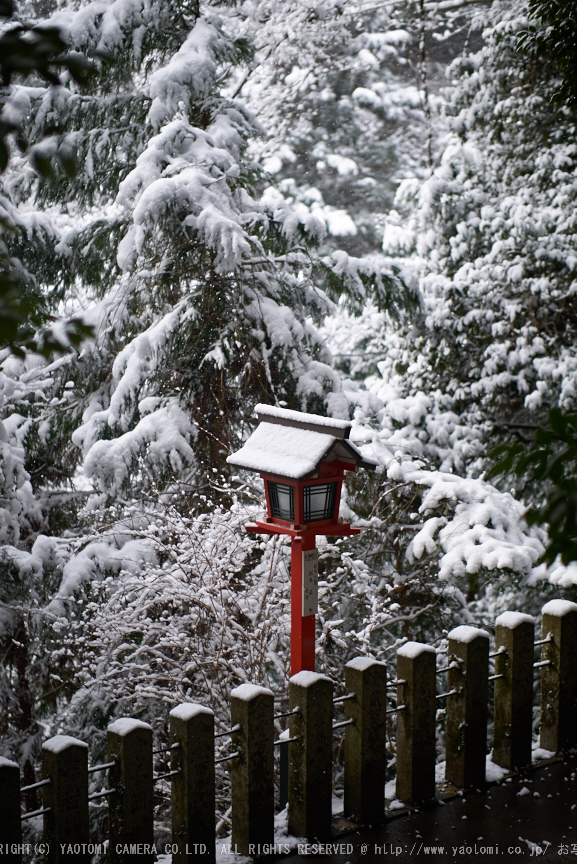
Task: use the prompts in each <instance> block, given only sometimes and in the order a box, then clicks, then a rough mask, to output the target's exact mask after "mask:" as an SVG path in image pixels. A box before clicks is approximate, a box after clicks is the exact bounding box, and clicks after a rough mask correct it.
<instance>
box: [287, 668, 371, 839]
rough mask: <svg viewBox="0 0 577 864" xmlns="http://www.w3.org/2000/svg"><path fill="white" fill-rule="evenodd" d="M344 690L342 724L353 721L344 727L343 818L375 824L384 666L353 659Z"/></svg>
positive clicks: (348, 669)
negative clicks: (343, 720)
mask: <svg viewBox="0 0 577 864" xmlns="http://www.w3.org/2000/svg"><path fill="white" fill-rule="evenodd" d="M345 691H346V695H345V702H344V705H345V722H347V721H351V720H352V721H353V722H352V723H350V725H349V726H345V784H344V785H345V794H344V815H345V816H347V817H351V818H353V819H356V820H357V821H358V822H361V823H362V824H365V825H377V824H378V823H379V822H380V821H381V820H382V819H383V816H384V812H385V774H386V767H387V725H386V721H387V716H386V710H387V698H386V694H387V667H386V665H385V663H379V662H378V661H377V660H371V659H370V658H369V657H355V659H354V660H351V661H350V662H349V663H347V665H346V666H345ZM350 697H353V698H350ZM289 746H290V745H289ZM289 812H290V808H289Z"/></svg>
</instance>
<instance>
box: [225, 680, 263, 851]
mask: <svg viewBox="0 0 577 864" xmlns="http://www.w3.org/2000/svg"><path fill="white" fill-rule="evenodd" d="M230 714H231V723H232V727H233V729H234V727H235V726H238V727H239V729H238V731H235V732H233V733H232V734H231V751H232V754H233V756H235V755H236V758H233V759H232V760H231V763H230V778H231V785H232V796H231V797H232V843H233V846H234V847H235V850H236V851H238V852H239V853H240V854H241V855H259V854H261V852H262V851H263V849H264V848H266V847H267V846H271V845H272V844H273V842H274V755H273V746H274V721H273V714H274V696H273V693H272V690H268V689H267V688H266V687H259V686H257V685H256V684H241V685H240V687H236V688H235V689H234V690H233V691H232V693H231V701H230Z"/></svg>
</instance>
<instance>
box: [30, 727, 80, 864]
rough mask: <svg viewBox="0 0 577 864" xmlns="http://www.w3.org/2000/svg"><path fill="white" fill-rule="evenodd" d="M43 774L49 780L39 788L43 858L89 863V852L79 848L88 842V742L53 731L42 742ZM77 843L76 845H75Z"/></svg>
mask: <svg viewBox="0 0 577 864" xmlns="http://www.w3.org/2000/svg"><path fill="white" fill-rule="evenodd" d="M42 777H43V778H45V779H49V780H50V783H48V784H47V785H46V786H44V787H43V789H42V793H43V795H42V798H43V806H44V807H46V808H49V809H47V812H46V813H45V814H44V842H45V843H46V844H48V852H47V854H46V860H47V861H48V862H49V864H52V862H57V864H64V862H70V864H74V862H79V864H82V862H84V864H89V862H90V859H91V856H90V854H89V853H88V847H87V846H86V851H84V852H83V851H82V844H88V842H89V830H88V745H87V744H85V743H84V741H78V739H77V738H71V737H70V735H56V736H55V737H54V738H49V739H48V741H45V742H44V744H43V745H42ZM76 844H80V846H79V848H75V845H76Z"/></svg>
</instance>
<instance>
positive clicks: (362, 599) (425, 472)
mask: <svg viewBox="0 0 577 864" xmlns="http://www.w3.org/2000/svg"><path fill="white" fill-rule="evenodd" d="M0 14H4V21H5V24H4V35H3V36H2V37H0V38H1V39H4V40H5V41H4V43H3V44H4V49H5V50H4V52H3V56H4V58H5V59H4V61H3V64H2V66H1V68H2V74H3V83H4V87H3V90H2V93H1V99H0V102H1V115H2V116H1V117H0V162H1V166H0V167H2V170H3V173H2V175H1V178H0V181H1V185H2V190H1V195H2V197H1V199H0V208H1V222H0V230H1V241H2V245H1V247H0V257H1V262H2V266H3V271H2V274H1V277H2V278H1V284H0V313H1V315H2V325H1V332H0V338H1V339H2V345H3V346H4V347H3V349H2V350H1V351H0V411H1V415H0V416H1V421H0V453H1V462H0V542H1V543H2V546H1V549H0V645H1V656H2V664H1V666H0V709H1V710H0V740H1V747H2V749H1V753H2V755H4V756H7V757H9V758H13V759H16V760H17V761H19V763H20V764H21V766H22V769H23V772H24V777H25V779H26V781H27V782H33V781H34V780H35V779H37V778H36V776H35V767H34V766H35V764H36V763H37V761H38V756H39V751H40V746H41V742H42V740H43V739H44V738H45V737H46V736H49V735H52V734H55V733H56V732H66V733H68V734H74V735H77V736H78V737H80V738H83V739H85V740H90V741H91V745H92V746H93V748H94V751H95V757H98V755H99V752H100V751H101V750H102V747H103V742H104V738H105V729H106V726H107V724H108V723H109V722H110V721H111V720H112V719H114V718H115V717H117V716H123V715H127V714H128V715H131V716H138V717H141V718H142V719H144V720H147V721H148V722H151V723H153V725H154V728H155V730H156V733H157V735H158V737H159V741H162V740H163V736H165V735H166V717H167V714H168V710H169V708H170V707H171V706H173V705H175V704H177V703H178V702H181V701H198V702H202V703H204V704H207V705H210V706H211V707H212V708H214V710H215V712H216V717H217V723H218V724H221V726H222V728H226V725H227V716H228V694H229V692H230V689H231V688H232V687H233V686H235V685H238V684H239V683H242V682H244V681H250V682H258V683H263V684H267V685H268V686H271V687H272V689H273V690H274V691H275V693H277V694H278V696H279V698H281V696H282V694H283V693H284V692H285V690H286V681H287V677H288V665H289V664H288V660H289V657H288V651H289V638H290V617H289V608H290V606H289V582H290V574H289V571H288V552H289V549H288V546H287V543H286V541H285V540H284V539H283V538H281V537H274V538H260V539H256V540H255V538H254V537H251V536H247V535H246V533H245V531H244V525H245V524H246V522H248V521H251V520H252V519H253V518H254V516H255V515H256V514H257V513H258V512H260V511H261V510H262V507H263V500H262V498H263V495H262V487H261V485H260V483H259V482H258V481H257V480H255V478H254V477H252V476H248V475H247V476H245V475H242V474H238V473H231V471H230V470H229V469H228V468H227V465H226V456H227V455H228V454H229V453H230V452H232V451H234V450H235V449H238V447H239V446H240V444H241V443H242V441H243V440H244V439H245V438H246V437H247V435H248V434H249V433H250V431H251V430H252V429H253V428H254V424H255V420H254V417H253V408H254V405H255V404H257V403H258V402H267V403H270V404H277V405H286V406H288V407H290V408H296V409H301V410H307V411H313V412H316V413H321V414H328V415H331V416H334V417H337V418H347V419H349V418H350V419H351V420H352V421H353V430H352V435H351V437H352V439H353V440H354V441H355V443H357V445H358V446H360V447H361V449H362V450H363V452H365V453H366V454H367V455H370V456H372V457H374V458H376V459H377V460H378V463H379V468H378V470H377V471H376V472H375V475H374V476H367V475H363V476H361V475H358V476H354V477H351V478H349V480H348V481H347V493H346V497H345V500H344V501H343V504H342V510H341V515H343V516H344V517H345V518H346V519H348V520H351V521H353V522H354V523H355V524H357V525H359V526H361V527H362V528H363V532H362V534H361V535H360V536H359V537H358V538H357V539H347V540H346V541H342V540H337V541H336V542H332V540H330V539H323V538H321V542H320V568H321V582H320V614H319V616H318V630H317V652H318V656H317V663H318V666H317V668H318V669H319V670H320V671H324V672H327V673H328V674H330V675H331V676H332V677H333V678H335V679H337V680H340V678H341V677H342V675H341V670H342V667H343V665H344V663H345V662H346V661H347V660H348V659H350V658H351V657H352V656H354V655H357V654H359V653H361V654H367V655H370V656H373V657H376V658H378V659H383V660H387V659H389V658H391V659H393V658H394V652H395V650H396V648H397V647H398V646H399V645H400V644H402V643H403V642H404V641H406V640H407V639H417V640H421V641H427V642H429V643H430V644H432V645H435V646H437V647H441V646H442V645H443V639H444V637H445V636H446V633H447V632H448V630H449V629H450V628H451V627H452V626H454V625H455V624H458V623H463V622H466V623H476V624H479V625H481V626H484V627H487V628H488V629H491V628H492V627H493V625H494V619H495V617H496V615H497V614H499V613H500V612H501V611H504V610H505V609H518V610H521V611H524V612H529V613H532V614H535V613H537V612H538V610H539V609H540V607H541V605H542V604H543V603H544V602H545V601H546V600H547V599H549V598H551V597H553V596H562V597H566V598H569V599H577V592H576V590H575V585H576V584H577V564H575V563H573V561H574V559H575V558H577V554H576V551H575V550H576V546H575V541H576V537H577V529H576V524H575V520H576V518H577V517H576V513H577V506H576V504H577V491H576V488H577V484H575V481H574V477H575V467H576V466H575V462H576V460H577V447H576V443H575V437H576V430H577V421H576V419H575V415H574V413H573V412H574V411H575V408H576V406H575V402H576V399H577V352H576V349H575V329H576V326H577V319H576V316H575V311H576V310H575V304H576V300H575V294H576V291H577V282H576V281H575V280H574V275H573V274H574V271H575V268H576V267H577V210H576V207H575V203H576V198H577V143H576V136H575V131H576V128H575V121H576V113H575V99H576V94H575V92H574V89H573V88H574V86H575V85H574V81H575V80H577V79H576V78H575V75H574V74H573V73H574V66H575V62H576V61H575V57H574V47H573V46H574V45H575V44H576V40H575V33H576V29H577V4H576V3H574V2H565V3H562V2H557V0H543V2H531V3H529V5H528V4H527V3H526V2H524V0H493V2H483V0H440V2H436V3H432V2H429V0H412V2H402V3H401V2H396V0H383V2H371V0H363V2H350V3H347V4H344V3H342V2H341V0H324V2H319V3H317V4H315V3H314V2H313V0H310V2H305V0H285V2H283V3H282V4H281V3H277V2H275V0H237V2H225V0H222V2H218V0H214V2H211V3H206V4H203V3H199V2H198V0H190V2H188V3H184V2H174V0H92V2H83V0H80V2H67V0H61V2H55V0H29V2H22V3H20V4H19V5H18V7H17V8H12V6H11V4H10V3H6V4H3V5H2V4H0ZM6 40H8V42H6ZM10 40H12V42H10ZM14 40H15V41H14ZM14 44H16V46H17V49H18V50H16V51H12V53H10V52H11V49H9V50H6V45H8V46H9V45H14ZM22 45H24V46H25V51H24V52H23V51H22ZM31 46H32V47H31ZM26 52H28V55H27V54H26ZM23 56H27V60H26V62H24V61H23V60H22V57H23ZM14 57H16V58H17V59H18V58H19V59H18V62H15V63H14V64H13V65H10V62H9V60H10V58H14ZM496 462H497V471H496V472H495V470H494V469H495V464H496ZM391 755H392V759H394V753H392V754H391ZM221 781H222V784H224V783H225V778H224V774H223V777H222V778H221ZM219 803H220V805H221V813H220V816H219V823H218V827H219V828H222V829H223V830H226V827H227V825H228V824H229V822H228V820H229V815H230V814H229V812H228V811H227V804H226V790H225V787H224V785H222V786H221V797H220V801H219ZM158 808H159V811H162V808H163V802H162V800H159V802H158ZM95 819H98V813H96V815H95Z"/></svg>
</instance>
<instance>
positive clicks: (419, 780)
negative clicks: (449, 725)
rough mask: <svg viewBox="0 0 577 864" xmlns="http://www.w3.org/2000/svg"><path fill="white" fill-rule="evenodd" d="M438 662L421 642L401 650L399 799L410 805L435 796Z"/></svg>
mask: <svg viewBox="0 0 577 864" xmlns="http://www.w3.org/2000/svg"><path fill="white" fill-rule="evenodd" d="M436 662H437V652H436V651H435V649H434V648H431V646H430V645H423V644H422V643H420V642H407V643H406V644H405V645H403V646H402V647H401V648H399V650H398V651H397V681H399V682H400V683H398V684H397V706H398V707H400V708H401V706H402V709H401V710H400V711H399V712H398V713H397V798H399V799H400V800H401V801H405V802H406V803H408V804H416V803H418V802H419V801H428V800H430V799H431V798H434V797H435V761H436V759H435V757H436V750H435V743H436V739H435V721H436V715H437V703H436V698H435V690H436V678H435V667H436Z"/></svg>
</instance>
